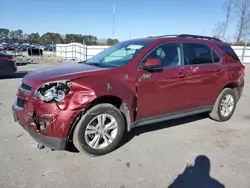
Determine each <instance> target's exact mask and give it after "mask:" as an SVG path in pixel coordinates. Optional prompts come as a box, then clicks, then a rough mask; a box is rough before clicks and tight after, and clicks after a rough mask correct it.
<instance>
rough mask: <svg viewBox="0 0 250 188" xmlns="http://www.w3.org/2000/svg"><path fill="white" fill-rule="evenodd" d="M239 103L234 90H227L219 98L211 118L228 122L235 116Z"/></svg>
mask: <svg viewBox="0 0 250 188" xmlns="http://www.w3.org/2000/svg"><path fill="white" fill-rule="evenodd" d="M236 103H237V97H236V94H235V92H234V90H233V89H230V88H225V89H224V90H223V91H222V92H221V93H220V95H219V97H218V98H217V100H216V102H215V105H214V107H213V110H212V112H211V113H210V114H209V116H210V118H211V119H213V120H215V121H219V122H224V121H228V120H229V119H230V118H231V117H232V115H233V114H234V111H235V108H236Z"/></svg>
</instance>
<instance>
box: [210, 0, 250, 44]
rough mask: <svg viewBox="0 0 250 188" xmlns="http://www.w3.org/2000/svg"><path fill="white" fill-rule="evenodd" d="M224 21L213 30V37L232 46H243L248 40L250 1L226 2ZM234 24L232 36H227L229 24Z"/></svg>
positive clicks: (236, 0) (230, 0) (231, 0)
mask: <svg viewBox="0 0 250 188" xmlns="http://www.w3.org/2000/svg"><path fill="white" fill-rule="evenodd" d="M223 12H224V19H223V20H221V21H219V22H218V23H217V24H216V25H215V28H214V30H213V33H214V36H215V37H217V38H220V39H222V40H224V41H228V42H230V43H231V44H234V45H244V44H245V43H246V42H249V40H250V0H226V1H225V3H224V6H223ZM233 23H234V24H236V28H235V31H234V36H231V37H229V36H228V35H227V32H228V28H229V26H230V24H233Z"/></svg>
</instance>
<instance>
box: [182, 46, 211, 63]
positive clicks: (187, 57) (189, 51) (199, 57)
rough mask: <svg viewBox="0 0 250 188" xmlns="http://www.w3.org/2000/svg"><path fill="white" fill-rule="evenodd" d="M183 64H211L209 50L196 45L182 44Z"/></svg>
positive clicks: (206, 47)
mask: <svg viewBox="0 0 250 188" xmlns="http://www.w3.org/2000/svg"><path fill="white" fill-rule="evenodd" d="M183 50H184V64H185V65H198V64H208V63H213V57H212V53H211V49H210V48H209V47H208V46H206V45H204V44H198V43H183Z"/></svg>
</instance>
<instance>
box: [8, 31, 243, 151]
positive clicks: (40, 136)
mask: <svg viewBox="0 0 250 188" xmlns="http://www.w3.org/2000/svg"><path fill="white" fill-rule="evenodd" d="M244 77H245V67H244V65H243V64H242V63H241V61H240V60H239V58H238V56H237V55H236V53H235V52H234V50H233V49H232V48H231V46H230V45H229V44H228V43H225V42H223V41H221V40H219V39H217V38H213V37H207V36H196V35H185V34H183V35H174V36H168V35H166V36H156V37H149V38H142V39H134V40H129V41H123V42H119V43H117V44H115V45H114V46H111V47H109V48H107V49H106V50H104V51H102V52H100V53H99V54H97V55H95V56H94V57H93V58H91V59H89V60H87V61H86V62H83V63H82V64H74V65H73V64H72V65H61V66H56V67H52V68H49V69H43V70H41V71H37V72H33V73H30V74H27V75H26V76H25V77H24V78H23V80H22V83H21V85H20V87H19V89H18V92H17V98H16V100H15V102H14V104H13V107H12V109H13V117H14V120H15V121H17V122H18V123H19V124H20V125H21V126H22V127H23V128H24V129H25V130H27V131H28V132H29V134H30V135H31V136H32V137H33V138H34V139H35V140H37V141H38V142H39V143H40V144H42V145H44V146H47V147H49V148H52V149H66V148H67V144H68V143H72V142H73V144H74V145H75V147H76V148H77V149H78V150H79V151H81V152H87V153H90V154H93V155H103V154H106V153H109V152H111V151H113V150H114V149H115V148H117V147H118V145H119V144H120V143H121V141H122V139H123V135H124V133H125V132H126V131H131V130H132V128H134V127H138V126H142V125H147V124H152V123H156V122H160V121H164V120H169V119H174V118H181V117H185V116H189V115H194V114H200V113H207V115H208V116H209V117H210V118H211V119H213V120H216V121H218V122H224V121H228V120H229V119H230V118H231V117H232V115H233V114H234V112H235V109H236V105H237V103H238V101H239V100H240V98H241V96H242V92H243V88H244ZM180 136H181V135H180Z"/></svg>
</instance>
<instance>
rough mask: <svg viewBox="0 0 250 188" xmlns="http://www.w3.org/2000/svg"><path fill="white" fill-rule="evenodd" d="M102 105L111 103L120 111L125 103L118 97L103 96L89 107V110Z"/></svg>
mask: <svg viewBox="0 0 250 188" xmlns="http://www.w3.org/2000/svg"><path fill="white" fill-rule="evenodd" d="M101 103H109V104H112V105H114V106H115V107H116V108H118V109H120V106H121V104H122V103H123V101H122V100H121V99H120V98H119V97H116V96H102V97H98V98H96V99H95V100H93V101H92V102H91V103H90V104H89V105H88V107H87V109H89V108H92V107H93V106H95V105H97V104H101Z"/></svg>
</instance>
